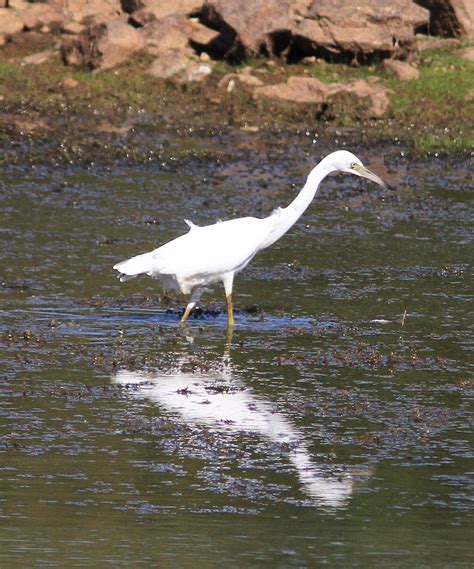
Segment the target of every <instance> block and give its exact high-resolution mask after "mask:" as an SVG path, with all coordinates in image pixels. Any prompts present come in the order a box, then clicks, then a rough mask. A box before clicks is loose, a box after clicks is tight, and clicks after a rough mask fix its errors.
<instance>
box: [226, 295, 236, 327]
mask: <svg viewBox="0 0 474 569" xmlns="http://www.w3.org/2000/svg"><path fill="white" fill-rule="evenodd" d="M234 324H235V321H234V309H233V306H232V295H231V294H229V295H228V296H227V326H233V325H234Z"/></svg>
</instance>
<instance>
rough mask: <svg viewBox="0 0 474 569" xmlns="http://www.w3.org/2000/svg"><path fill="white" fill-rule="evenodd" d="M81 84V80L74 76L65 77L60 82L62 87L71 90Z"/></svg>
mask: <svg viewBox="0 0 474 569" xmlns="http://www.w3.org/2000/svg"><path fill="white" fill-rule="evenodd" d="M79 85H80V83H79V81H76V80H75V79H73V78H72V77H65V78H64V79H63V80H62V81H61V83H60V86H61V87H63V88H64V89H67V90H70V91H72V90H73V89H77V88H78V87H79Z"/></svg>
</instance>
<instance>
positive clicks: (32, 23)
mask: <svg viewBox="0 0 474 569" xmlns="http://www.w3.org/2000/svg"><path fill="white" fill-rule="evenodd" d="M19 17H20V19H21V21H22V22H23V25H24V26H25V29H27V30H35V29H39V28H41V27H43V26H49V27H50V28H51V27H57V26H59V25H60V24H62V22H64V20H65V19H66V16H65V14H64V12H63V10H61V9H60V8H58V7H53V6H52V5H50V4H44V3H37V4H29V5H28V7H27V8H25V9H24V10H22V11H21V12H20V13H19Z"/></svg>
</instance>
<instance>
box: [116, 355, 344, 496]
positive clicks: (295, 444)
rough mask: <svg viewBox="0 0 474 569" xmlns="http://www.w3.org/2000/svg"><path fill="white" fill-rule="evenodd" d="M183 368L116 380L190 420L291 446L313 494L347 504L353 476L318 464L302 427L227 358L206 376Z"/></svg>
mask: <svg viewBox="0 0 474 569" xmlns="http://www.w3.org/2000/svg"><path fill="white" fill-rule="evenodd" d="M181 367H182V366H181V365H180V366H179V367H178V368H177V371H174V372H169V373H162V374H159V373H146V372H133V371H127V370H120V371H119V372H118V373H117V374H116V375H114V380H115V381H116V382H117V383H119V384H122V385H124V384H134V385H137V387H138V388H139V389H138V390H137V391H132V393H134V394H135V395H138V396H139V397H146V398H149V399H150V400H152V401H154V402H156V403H158V404H159V405H162V406H163V407H165V408H166V409H167V410H168V411H169V412H171V413H174V414H179V415H181V417H182V418H183V419H184V420H185V421H186V423H188V424H189V423H191V424H198V425H203V424H204V425H207V426H209V427H210V428H212V429H217V430H219V431H227V432H229V431H230V432H236V431H237V432H242V431H244V432H245V431H247V432H248V431H250V432H254V433H257V434H258V435H261V436H263V437H265V438H267V439H269V440H272V441H275V442H277V443H279V444H283V443H287V444H289V447H290V450H289V451H288V456H289V459H290V460H291V462H292V464H293V465H294V466H295V468H296V470H297V472H298V476H299V478H300V481H301V483H302V484H303V486H304V488H305V490H306V492H307V493H308V494H309V496H311V498H313V499H314V500H315V502H317V503H318V504H320V505H321V506H324V507H341V506H344V504H345V503H346V501H347V499H348V498H349V496H350V495H351V493H352V490H353V480H352V477H351V476H350V474H348V473H343V474H342V475H338V476H336V475H335V474H334V473H332V472H331V471H329V470H328V469H327V468H326V469H325V468H324V467H322V466H319V465H317V464H315V463H314V462H313V461H312V460H311V457H310V454H309V451H308V449H307V447H306V445H305V443H304V442H303V440H302V435H301V433H299V432H298V429H296V428H295V427H294V426H293V425H292V424H291V423H290V422H289V421H288V419H287V418H286V417H284V416H283V415H282V414H280V413H277V412H275V411H274V409H273V407H272V405H271V404H270V403H268V402H267V401H265V400H264V399H262V398H260V397H256V396H255V395H254V394H252V393H251V391H250V390H249V389H248V388H247V387H246V386H245V385H244V383H243V382H242V381H241V380H239V379H238V378H236V377H235V376H233V375H232V372H231V367H230V363H229V362H227V363H224V364H223V365H222V368H221V369H218V370H216V371H215V372H214V373H208V374H203V373H191V372H182V371H180V368H181Z"/></svg>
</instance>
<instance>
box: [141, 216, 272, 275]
mask: <svg viewBox="0 0 474 569" xmlns="http://www.w3.org/2000/svg"><path fill="white" fill-rule="evenodd" d="M265 221H266V220H265V219H257V218H254V217H244V218H240V219H233V220H230V221H222V222H218V223H215V224H213V225H207V226H205V227H197V226H194V227H193V228H192V229H191V230H190V231H189V232H188V233H186V234H185V235H182V236H181V237H178V238H177V239H174V240H173V241H170V242H169V243H166V244H165V245H163V246H162V247H159V248H158V249H156V250H155V251H153V252H152V256H153V261H154V264H155V267H156V269H157V272H159V273H162V274H175V275H180V276H181V277H183V278H189V277H197V276H199V275H202V276H206V275H220V274H225V273H227V272H230V271H237V270H240V269H241V268H243V267H244V266H245V265H246V264H247V263H248V262H249V261H250V259H251V258H252V257H253V256H254V255H255V253H256V252H257V251H258V248H259V244H260V243H261V241H262V240H263V239H264V238H265V237H266V235H267V234H268V223H265Z"/></svg>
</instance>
